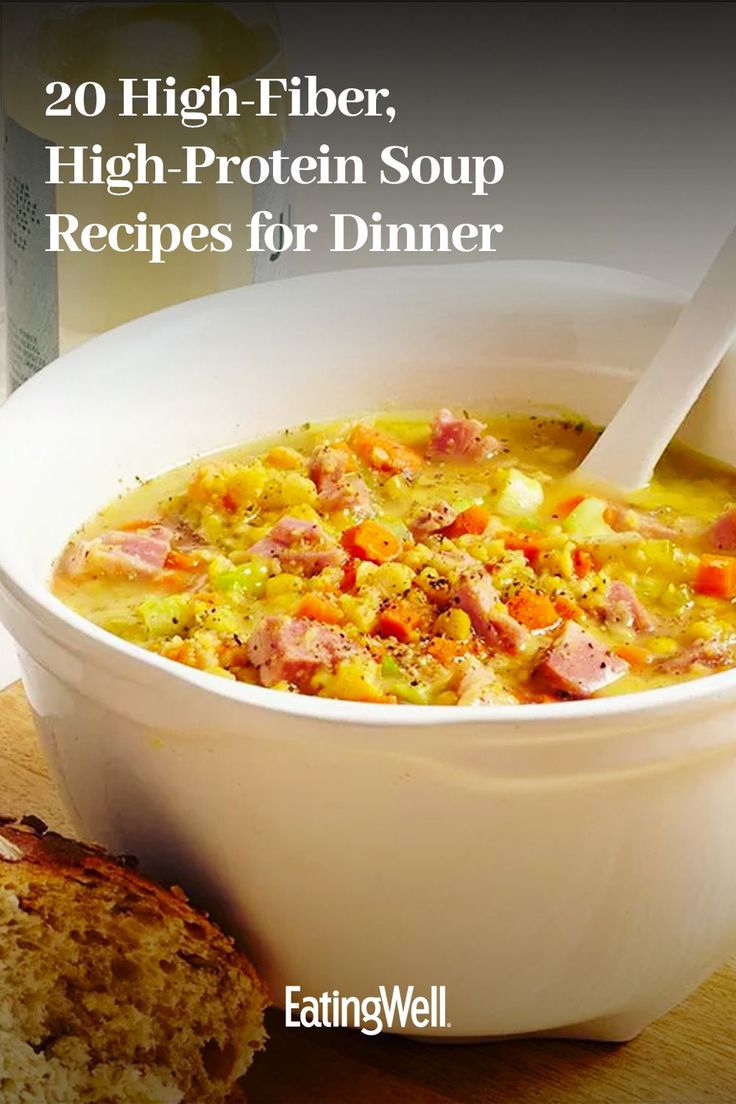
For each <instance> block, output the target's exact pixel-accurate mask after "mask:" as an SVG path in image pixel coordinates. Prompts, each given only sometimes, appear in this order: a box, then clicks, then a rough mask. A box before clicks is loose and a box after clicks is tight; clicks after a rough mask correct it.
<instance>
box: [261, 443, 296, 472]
mask: <svg viewBox="0 0 736 1104" xmlns="http://www.w3.org/2000/svg"><path fill="white" fill-rule="evenodd" d="M266 463H267V464H270V466H271V467H272V468H279V469H280V470H281V471H289V470H293V469H300V468H304V466H305V460H304V457H303V456H302V454H301V453H300V452H297V451H296V449H293V448H287V447H286V446H285V445H277V446H276V447H275V448H272V449H271V451H270V452H269V453H268V455H267V456H266Z"/></svg>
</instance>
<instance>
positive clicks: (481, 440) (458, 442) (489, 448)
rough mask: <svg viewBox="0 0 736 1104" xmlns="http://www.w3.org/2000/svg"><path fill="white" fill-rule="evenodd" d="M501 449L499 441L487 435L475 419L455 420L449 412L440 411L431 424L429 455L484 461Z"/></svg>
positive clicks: (480, 423) (481, 424)
mask: <svg viewBox="0 0 736 1104" xmlns="http://www.w3.org/2000/svg"><path fill="white" fill-rule="evenodd" d="M501 448H502V446H501V443H500V441H497V440H496V438H495V437H491V436H490V434H487V433H486V432H485V426H484V425H483V423H482V422H479V421H478V420H477V418H456V417H455V415H454V414H453V413H452V411H451V410H440V412H439V414H438V415H437V417H436V418H435V420H434V421H433V423H432V433H431V437H430V440H429V452H430V454H435V455H441V456H461V457H464V458H465V459H466V460H484V459H485V458H486V457H487V456H493V455H494V453H496V452H500V450H501Z"/></svg>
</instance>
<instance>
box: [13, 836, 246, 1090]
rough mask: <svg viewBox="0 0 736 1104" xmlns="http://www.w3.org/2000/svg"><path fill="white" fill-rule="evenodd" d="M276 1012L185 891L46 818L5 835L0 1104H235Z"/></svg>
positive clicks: (238, 956) (243, 960)
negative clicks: (267, 1017)
mask: <svg viewBox="0 0 736 1104" xmlns="http://www.w3.org/2000/svg"><path fill="white" fill-rule="evenodd" d="M265 1004H266V997H265V993H264V990H263V987H262V986H261V984H260V982H259V981H258V979H257V977H256V975H255V973H254V971H253V969H252V967H251V965H250V963H249V962H248V961H247V959H246V958H245V957H244V956H243V955H242V954H240V953H239V952H238V951H237V950H236V949H235V947H234V945H233V943H232V941H231V940H230V939H228V938H227V937H226V936H225V935H223V933H222V932H221V931H220V929H219V928H217V927H216V926H215V925H214V924H213V923H212V922H211V921H210V920H208V919H207V917H205V916H204V915H202V914H201V913H199V912H197V911H196V910H195V909H194V908H192V907H191V905H189V903H188V902H187V900H186V898H185V897H184V894H183V893H182V892H181V890H178V889H176V888H174V889H171V890H168V889H162V888H161V887H160V886H157V885H155V884H154V883H153V882H151V881H149V880H148V879H146V878H144V877H142V876H141V875H140V874H139V873H137V872H136V870H135V869H134V868H133V865H131V864H130V863H129V862H127V861H125V860H120V859H114V858H113V857H112V856H110V855H108V854H107V853H106V852H105V851H103V850H102V849H100V848H97V847H88V846H86V845H83V844H80V843H75V842H73V841H72V840H68V839H66V838H65V837H63V836H59V835H57V834H56V833H54V832H49V831H47V830H46V827H45V825H43V824H41V822H39V821H35V820H34V818H26V819H25V820H24V821H22V822H20V823H18V822H10V823H9V822H7V821H5V820H4V821H2V822H1V823H0V1101H3V1102H6V1101H7V1102H8V1104H72V1102H73V1104H102V1102H104V1104H122V1102H125V1104H223V1102H224V1101H225V1100H226V1099H227V1097H228V1095H229V1093H230V1090H231V1089H232V1088H233V1086H234V1085H235V1082H236V1081H237V1080H238V1078H239V1077H241V1076H242V1075H243V1074H244V1073H245V1071H246V1070H247V1068H248V1066H249V1065H250V1063H251V1060H252V1058H253V1054H254V1051H256V1050H259V1049H260V1048H261V1047H262V1046H263V1044H264V1041H265V1032H264V1028H263V1011H264V1006H265Z"/></svg>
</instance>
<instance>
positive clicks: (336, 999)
mask: <svg viewBox="0 0 736 1104" xmlns="http://www.w3.org/2000/svg"><path fill="white" fill-rule="evenodd" d="M301 992H302V991H301V986H299V985H287V986H286V988H285V989H284V1008H285V1011H286V1026H287V1027H357V1028H359V1029H360V1030H361V1031H362V1033H363V1034H364V1035H379V1034H380V1033H381V1032H382V1031H391V1030H394V1029H396V1028H414V1029H416V1030H417V1031H424V1030H426V1029H427V1028H443V1027H444V1028H449V1027H452V1024H451V1023H448V1022H447V993H446V991H445V986H444V985H432V986H430V990H429V993H417V992H416V991H415V987H414V986H413V985H409V986H408V987H407V988H406V989H402V988H401V986H399V985H394V986H392V987H391V988H388V987H387V986H386V985H379V987H378V993H377V995H376V996H371V997H350V996H343V995H342V993H340V991H339V990H338V989H333V990H332V992H329V993H321V994H320V995H319V996H309V995H305V996H302V995H301Z"/></svg>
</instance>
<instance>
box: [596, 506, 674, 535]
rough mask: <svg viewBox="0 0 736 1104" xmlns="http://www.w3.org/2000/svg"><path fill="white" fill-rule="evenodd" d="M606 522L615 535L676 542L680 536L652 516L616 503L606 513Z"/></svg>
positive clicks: (670, 526) (670, 527) (672, 527)
mask: <svg viewBox="0 0 736 1104" xmlns="http://www.w3.org/2000/svg"><path fill="white" fill-rule="evenodd" d="M606 521H607V522H608V524H609V525H610V526H611V528H612V529H615V530H616V532H617V533H638V534H639V535H640V536H642V537H651V538H652V539H654V540H677V538H678V537H681V536H682V533H681V531H680V530H679V529H675V528H674V526H672V525H665V524H664V522H661V521H659V520H658V519H657V518H656V517H654V515H653V514H642V513H640V512H639V511H638V510H632V509H630V508H629V507H627V506H621V505H619V504H618V503H616V504H612V505H611V506H609V507H608V509H607V511H606Z"/></svg>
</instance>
